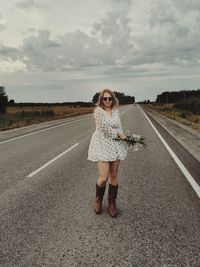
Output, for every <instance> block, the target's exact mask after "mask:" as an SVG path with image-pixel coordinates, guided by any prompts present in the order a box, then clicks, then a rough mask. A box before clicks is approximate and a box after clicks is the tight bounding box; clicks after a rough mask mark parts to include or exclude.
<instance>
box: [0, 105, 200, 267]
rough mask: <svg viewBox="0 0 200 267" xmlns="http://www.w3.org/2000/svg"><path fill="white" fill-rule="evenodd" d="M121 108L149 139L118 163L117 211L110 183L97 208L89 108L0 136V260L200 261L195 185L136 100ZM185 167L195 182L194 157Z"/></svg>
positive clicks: (199, 203)
mask: <svg viewBox="0 0 200 267" xmlns="http://www.w3.org/2000/svg"><path fill="white" fill-rule="evenodd" d="M120 115H121V120H122V126H123V129H124V130H125V129H126V130H129V131H130V132H134V133H138V134H142V135H144V136H146V137H147V138H148V141H149V143H148V146H147V148H145V149H141V150H139V151H138V152H134V151H129V153H128V156H127V158H126V159H125V160H124V161H122V162H121V163H120V168H119V174H118V180H119V190H118V198H117V207H118V210H119V215H118V217H117V218H111V217H109V215H108V214H107V210H106V208H107V189H106V194H105V198H104V201H103V212H102V214H101V215H96V214H95V213H94V210H93V204H94V199H95V183H96V181H97V178H98V169H97V164H96V163H93V162H89V161H87V151H88V146H89V141H90V138H91V135H92V133H93V131H94V129H95V125H94V121H93V120H92V116H91V115H89V116H82V117H79V118H73V119H71V121H69V119H66V121H63V120H62V123H60V124H59V123H58V124H57V125H56V126H54V127H48V128H46V129H44V130H40V131H35V132H33V133H32V134H27V135H24V134H21V136H20V131H17V132H16V136H15V132H14V135H13V136H12V137H11V136H10V134H9V138H8V139H7V140H6V138H5V136H4V138H2V139H0V170H1V172H0V176H1V177H0V266H9V267H10V266H20V267H21V266H24V267H25V266H26V267H27V266H70V267H71V266H109V267H110V266H123V267H125V266H154V267H155V266H159V267H160V266H162V267H172V266H173V267H174V266H178V267H179V266H181V267H182V266H188V267H191V266H195V267H198V266H200V199H199V197H198V195H197V193H196V192H195V190H194V189H193V187H192V186H191V184H190V183H189V182H188V180H187V179H186V177H185V175H184V174H183V172H182V171H181V169H180V168H179V166H178V165H177V163H176V162H175V160H174V159H173V158H172V156H171V154H170V153H169V151H168V150H167V149H166V147H165V146H164V144H163V142H162V141H161V139H160V138H159V137H158V135H157V133H156V132H155V130H154V128H153V127H152V125H151V124H150V122H149V121H148V119H147V118H146V116H145V114H144V113H143V111H142V109H141V107H140V106H139V105H128V106H123V107H121V108H120ZM152 122H153V121H152ZM156 127H157V130H158V131H160V133H161V135H162V136H163V137H164V138H165V141H166V142H168V141H169V144H170V145H171V146H173V147H171V148H172V149H174V152H175V153H176V152H177V155H179V156H181V155H182V156H183V157H184V158H187V152H186V151H185V150H184V149H183V150H181V155H180V150H179V147H178V146H177V144H176V142H175V140H174V141H173V142H172V140H171V139H170V137H168V136H167V135H165V134H164V132H163V129H159V125H156ZM0 138H1V137H0ZM168 138H169V139H168ZM184 155H185V156H184ZM179 156H178V157H179ZM186 161H187V160H186ZM186 167H187V170H188V172H189V173H192V177H194V180H195V181H196V182H197V183H198V184H200V183H199V181H198V177H200V173H199V170H200V168H199V165H198V163H197V162H195V161H194V162H193V160H192V158H190V161H189V162H188V164H187V166H186Z"/></svg>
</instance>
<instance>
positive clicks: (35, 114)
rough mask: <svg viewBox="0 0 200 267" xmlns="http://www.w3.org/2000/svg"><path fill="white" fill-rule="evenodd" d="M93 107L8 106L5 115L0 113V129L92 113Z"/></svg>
mask: <svg viewBox="0 0 200 267" xmlns="http://www.w3.org/2000/svg"><path fill="white" fill-rule="evenodd" d="M93 110H94V107H70V106H48V107H44V106H41V107H39V106H38V107H37V106H27V107H8V108H7V113H6V114H5V115H0V130H8V129H13V128H18V127H23V126H27V125H31V124H36V123H40V122H44V121H52V120H57V119H62V118H67V117H73V116H78V115H84V114H89V113H92V112H93Z"/></svg>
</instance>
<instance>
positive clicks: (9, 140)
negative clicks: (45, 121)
mask: <svg viewBox="0 0 200 267" xmlns="http://www.w3.org/2000/svg"><path fill="white" fill-rule="evenodd" d="M87 117H90V116H86V117H84V118H80V119H77V120H76V119H75V120H73V121H68V122H64V123H61V124H59V125H55V126H52V127H49V128H45V129H42V130H39V131H36V132H33V133H29V134H24V135H20V136H18V137H15V138H12V139H8V140H5V141H2V142H0V145H1V144H4V143H8V142H11V141H14V140H17V139H21V138H23V137H25V136H29V135H33V134H37V133H41V132H44V131H48V130H51V129H53V128H56V127H60V126H63V125H65V124H69V123H73V122H77V121H80V120H83V119H86V118H87Z"/></svg>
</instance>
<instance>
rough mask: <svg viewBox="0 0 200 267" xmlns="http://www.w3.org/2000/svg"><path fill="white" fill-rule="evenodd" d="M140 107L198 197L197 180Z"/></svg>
mask: <svg viewBox="0 0 200 267" xmlns="http://www.w3.org/2000/svg"><path fill="white" fill-rule="evenodd" d="M138 106H139V105H138ZM139 107H140V106H139ZM140 109H141V110H142V112H143V113H144V115H145V117H146V118H147V120H148V121H149V123H150V124H151V126H152V127H153V129H154V131H155V132H156V133H157V135H158V137H159V138H160V140H161V141H162V142H163V144H164V146H165V147H166V149H167V150H168V152H169V153H170V155H171V156H172V158H173V159H174V161H175V162H176V164H177V165H178V167H179V168H180V169H181V171H182V173H183V174H184V175H185V177H186V178H187V180H188V182H189V183H190V184H191V186H192V188H193V189H194V191H195V192H196V193H197V195H198V197H199V198H200V186H199V185H198V184H197V182H196V181H195V179H194V178H193V177H192V175H191V174H190V173H189V171H188V170H187V169H186V168H185V166H184V165H183V163H182V162H181V161H180V159H179V158H178V157H177V156H176V154H175V153H174V152H173V151H172V149H171V148H170V147H169V145H168V144H167V143H166V142H165V140H164V139H163V137H162V136H161V135H160V134H159V132H158V131H157V129H156V128H155V126H154V125H153V124H152V122H151V121H150V119H149V118H148V117H147V115H146V114H145V112H144V111H143V109H142V108H141V107H140Z"/></svg>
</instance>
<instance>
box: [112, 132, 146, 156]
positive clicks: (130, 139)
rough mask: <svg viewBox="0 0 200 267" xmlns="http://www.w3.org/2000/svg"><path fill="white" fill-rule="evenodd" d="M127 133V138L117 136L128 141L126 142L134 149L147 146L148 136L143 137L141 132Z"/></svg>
mask: <svg viewBox="0 0 200 267" xmlns="http://www.w3.org/2000/svg"><path fill="white" fill-rule="evenodd" d="M128 132H129V131H128ZM125 135H126V138H125V139H120V138H117V140H121V141H124V142H126V144H127V145H128V149H133V150H134V151H138V149H139V148H141V147H146V146H147V144H146V142H145V140H146V138H145V137H143V136H142V135H139V134H131V135H130V134H129V133H128V134H127V133H126V134H125Z"/></svg>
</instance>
